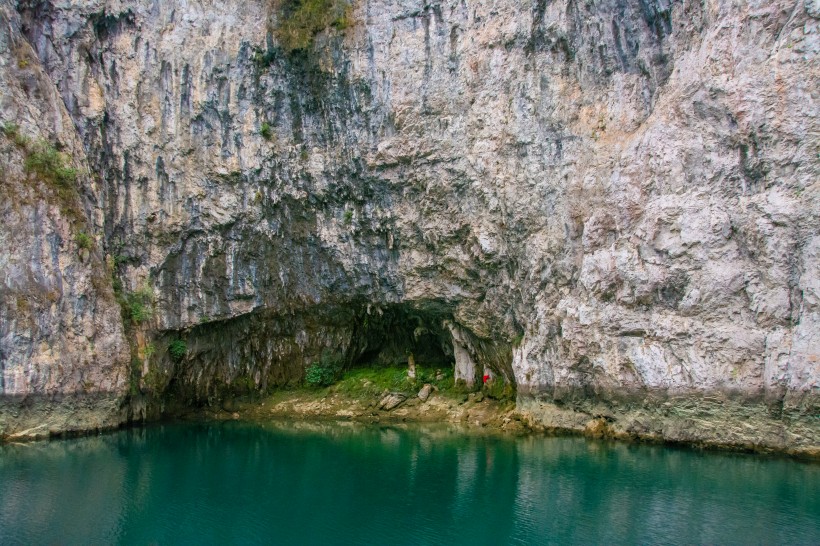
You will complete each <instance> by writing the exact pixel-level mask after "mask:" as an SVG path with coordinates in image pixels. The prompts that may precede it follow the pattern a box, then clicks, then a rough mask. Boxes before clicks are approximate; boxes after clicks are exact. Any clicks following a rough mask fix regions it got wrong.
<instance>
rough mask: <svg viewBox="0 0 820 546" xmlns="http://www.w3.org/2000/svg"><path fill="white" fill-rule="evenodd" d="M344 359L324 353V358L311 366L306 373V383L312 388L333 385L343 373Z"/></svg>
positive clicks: (327, 352)
mask: <svg viewBox="0 0 820 546" xmlns="http://www.w3.org/2000/svg"><path fill="white" fill-rule="evenodd" d="M342 367H343V359H342V358H340V357H338V356H334V355H333V354H332V353H330V352H329V351H325V352H323V353H322V358H321V359H319V360H318V361H317V362H314V363H313V364H311V365H310V366H309V367H308V369H307V370H306V372H305V383H307V384H308V385H310V386H311V387H327V386H328V385H332V384H333V383H334V382H335V381H336V379H337V378H338V377H339V374H340V373H341V371H342Z"/></svg>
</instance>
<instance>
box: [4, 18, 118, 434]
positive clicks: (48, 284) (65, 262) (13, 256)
mask: <svg viewBox="0 0 820 546" xmlns="http://www.w3.org/2000/svg"><path fill="white" fill-rule="evenodd" d="M0 28H1V29H2V30H0V57H1V58H2V60H0V110H2V112H3V114H2V116H3V122H4V125H3V131H2V134H0V168H2V170H1V171H0V215H2V218H3V222H2V224H0V248H2V250H0V272H2V276H0V436H2V435H3V434H12V435H13V434H18V433H22V436H38V435H47V434H48V433H49V432H54V431H66V430H87V429H93V428H99V427H104V426H112V425H116V424H118V423H119V422H120V421H121V420H122V415H123V414H124V412H123V411H121V409H120V402H121V399H122V396H123V395H124V394H125V393H126V391H127V386H128V363H129V353H128V345H127V343H126V342H125V338H124V337H123V329H122V321H121V319H120V309H119V306H118V305H117V304H116V302H115V301H114V294H113V292H112V289H111V280H110V277H109V276H108V275H107V273H106V268H105V264H104V262H103V261H102V260H103V254H102V252H101V249H100V243H99V241H98V240H97V235H98V233H99V232H100V229H99V227H100V226H101V224H102V216H103V215H102V209H101V208H100V206H99V204H98V203H99V200H100V191H101V188H100V186H99V184H98V183H97V181H96V179H95V178H94V177H93V176H92V175H90V174H89V172H88V163H87V159H86V155H85V152H84V150H83V147H82V143H81V142H80V141H79V139H78V138H77V134H76V132H75V131H74V124H73V122H72V120H71V118H70V117H69V116H68V113H67V112H66V109H65V108H64V107H63V104H62V101H61V100H60V97H59V94H58V92H57V90H56V89H55V87H54V85H53V83H52V81H51V78H50V77H49V76H48V74H46V73H45V72H44V70H43V68H42V66H41V64H40V62H39V61H38V59H37V56H36V53H35V52H34V51H33V50H32V49H31V47H30V45H29V43H28V42H27V41H26V40H25V39H24V38H23V37H22V34H21V32H20V21H19V17H18V16H17V14H16V13H15V12H13V11H12V10H10V9H9V8H8V6H2V7H0ZM55 146H59V148H60V149H61V150H62V153H60V152H57V149H56V147H55ZM77 188H79V189H80V191H78V190H77Z"/></svg>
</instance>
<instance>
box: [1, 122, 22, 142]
mask: <svg viewBox="0 0 820 546" xmlns="http://www.w3.org/2000/svg"><path fill="white" fill-rule="evenodd" d="M0 130H2V131H3V134H4V135H6V136H7V137H8V138H14V137H16V136H17V135H18V133H19V131H20V127H19V126H18V125H17V124H16V123H11V122H9V123H4V124H3V127H2V128H0Z"/></svg>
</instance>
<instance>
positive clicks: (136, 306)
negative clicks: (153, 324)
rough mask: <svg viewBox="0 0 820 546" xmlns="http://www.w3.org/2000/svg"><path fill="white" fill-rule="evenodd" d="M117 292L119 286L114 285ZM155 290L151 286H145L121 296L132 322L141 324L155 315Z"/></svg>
mask: <svg viewBox="0 0 820 546" xmlns="http://www.w3.org/2000/svg"><path fill="white" fill-rule="evenodd" d="M114 290H115V292H116V291H117V287H116V286H115V287H114ZM153 304H154V292H153V291H152V290H151V288H150V287H149V286H143V287H142V288H140V289H139V290H137V291H135V292H131V293H128V294H125V295H124V296H122V297H121V298H120V306H121V307H122V310H123V313H124V314H125V315H126V317H127V318H128V319H129V320H130V321H131V323H132V324H141V323H143V322H146V321H147V320H149V319H150V318H151V317H152V316H153Z"/></svg>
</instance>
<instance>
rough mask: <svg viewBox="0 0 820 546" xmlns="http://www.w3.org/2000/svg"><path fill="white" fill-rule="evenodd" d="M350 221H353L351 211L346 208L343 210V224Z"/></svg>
mask: <svg viewBox="0 0 820 546" xmlns="http://www.w3.org/2000/svg"><path fill="white" fill-rule="evenodd" d="M351 222H353V211H352V210H346V211H345V224H350V223H351Z"/></svg>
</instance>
